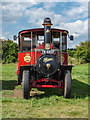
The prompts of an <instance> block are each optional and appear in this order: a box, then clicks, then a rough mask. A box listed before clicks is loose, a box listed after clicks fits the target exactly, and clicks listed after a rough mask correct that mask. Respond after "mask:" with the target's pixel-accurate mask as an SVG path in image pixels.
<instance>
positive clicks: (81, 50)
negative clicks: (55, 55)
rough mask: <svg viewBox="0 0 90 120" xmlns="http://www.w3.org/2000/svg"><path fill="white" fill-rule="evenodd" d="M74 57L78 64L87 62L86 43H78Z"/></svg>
mask: <svg viewBox="0 0 90 120" xmlns="http://www.w3.org/2000/svg"><path fill="white" fill-rule="evenodd" d="M75 56H76V57H77V58H78V61H79V62H80V63H86V62H88V41H87V40H86V41H85V42H80V45H79V46H76V52H75Z"/></svg>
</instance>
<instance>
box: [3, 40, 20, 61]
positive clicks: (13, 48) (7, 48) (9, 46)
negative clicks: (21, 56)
mask: <svg viewBox="0 0 90 120" xmlns="http://www.w3.org/2000/svg"><path fill="white" fill-rule="evenodd" d="M17 58H18V45H17V44H16V43H14V42H13V41H12V40H7V41H2V63H12V62H14V63H15V62H16V61H17Z"/></svg>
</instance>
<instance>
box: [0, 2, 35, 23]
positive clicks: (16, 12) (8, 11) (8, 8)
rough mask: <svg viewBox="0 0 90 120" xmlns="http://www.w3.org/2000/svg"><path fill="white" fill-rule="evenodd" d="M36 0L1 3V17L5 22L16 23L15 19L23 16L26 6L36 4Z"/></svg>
mask: <svg viewBox="0 0 90 120" xmlns="http://www.w3.org/2000/svg"><path fill="white" fill-rule="evenodd" d="M36 4H37V3H36V2H33V3H27V2H25V3H23V2H22V3H19V2H15V3H13V2H11V3H3V4H2V18H3V21H5V22H13V23H16V20H17V19H19V18H21V17H23V16H24V13H25V11H26V8H28V7H31V6H33V5H36Z"/></svg>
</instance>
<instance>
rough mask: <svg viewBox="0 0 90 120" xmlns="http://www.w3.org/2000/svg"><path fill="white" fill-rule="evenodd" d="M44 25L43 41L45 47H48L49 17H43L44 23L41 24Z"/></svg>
mask: <svg viewBox="0 0 90 120" xmlns="http://www.w3.org/2000/svg"><path fill="white" fill-rule="evenodd" d="M42 25H43V26H44V43H45V49H50V43H51V25H52V23H51V19H50V18H48V17H46V18H45V19H44V23H43V24H42Z"/></svg>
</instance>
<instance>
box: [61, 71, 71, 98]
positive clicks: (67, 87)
mask: <svg viewBox="0 0 90 120" xmlns="http://www.w3.org/2000/svg"><path fill="white" fill-rule="evenodd" d="M71 87H72V78H71V72H70V70H66V71H65V76H64V78H63V83H62V93H63V96H64V98H70V94H71Z"/></svg>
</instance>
